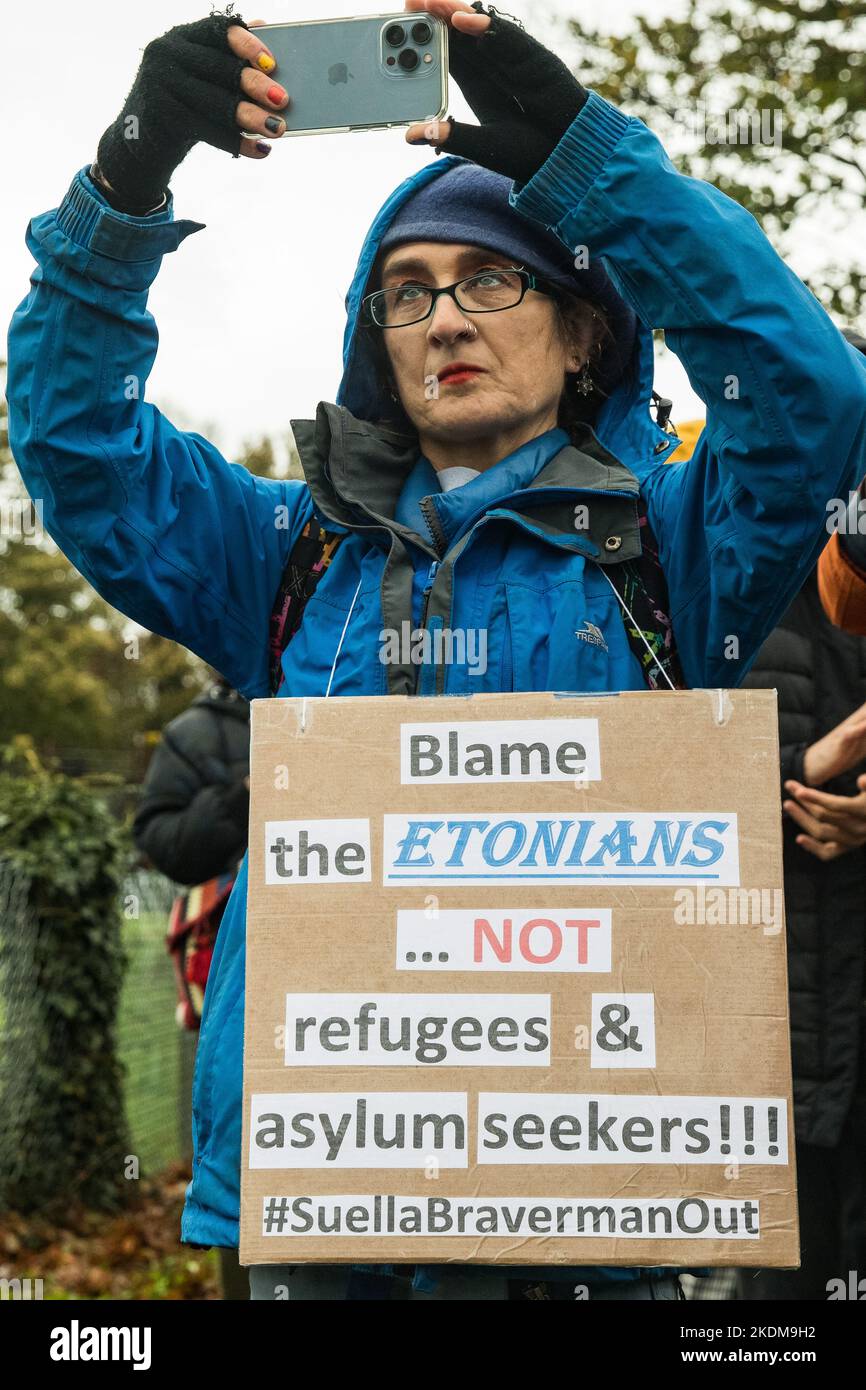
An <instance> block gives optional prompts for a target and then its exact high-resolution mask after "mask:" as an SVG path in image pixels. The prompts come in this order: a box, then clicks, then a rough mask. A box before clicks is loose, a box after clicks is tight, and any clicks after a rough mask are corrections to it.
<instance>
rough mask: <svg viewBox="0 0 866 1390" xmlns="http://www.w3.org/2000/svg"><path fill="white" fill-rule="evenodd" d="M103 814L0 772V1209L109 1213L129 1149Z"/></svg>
mask: <svg viewBox="0 0 866 1390" xmlns="http://www.w3.org/2000/svg"><path fill="white" fill-rule="evenodd" d="M126 867H127V860H126V850H125V846H124V841H123V839H122V836H121V833H120V831H119V830H118V828H117V824H116V821H115V818H114V817H113V816H112V814H111V813H110V812H109V810H108V809H107V808H106V806H105V805H104V803H103V802H102V801H101V800H100V799H99V798H98V797H96V796H95V795H94V793H93V792H92V791H90V790H88V789H87V788H86V787H84V786H83V785H81V784H80V783H78V782H75V781H73V780H72V779H70V778H67V777H62V776H54V775H47V774H44V773H43V774H37V775H36V776H31V777H27V778H25V777H16V776H13V775H12V774H10V773H0V869H2V874H3V876H4V878H5V880H6V882H8V881H9V880H10V878H11V877H12V875H14V876H16V880H17V881H20V879H21V878H23V879H24V882H25V885H26V890H27V891H26V894H25V895H24V899H23V901H20V902H19V903H18V904H17V905H16V904H13V905H12V907H11V909H10V908H9V906H8V903H7V910H6V911H4V912H2V913H0V1016H2V1018H3V1034H4V1045H3V1049H2V1053H0V1107H2V1113H3V1124H2V1125H0V1204H2V1205H3V1206H8V1207H11V1208H14V1209H16V1210H18V1211H30V1210H36V1209H39V1210H41V1211H44V1212H51V1211H62V1210H63V1209H64V1207H65V1206H66V1205H68V1203H70V1202H71V1201H74V1200H80V1201H82V1202H84V1203H85V1204H86V1205H88V1206H90V1207H94V1208H98V1209H111V1208H113V1207H117V1206H119V1205H120V1204H121V1203H122V1201H123V1198H124V1197H125V1195H126V1192H125V1188H126V1187H127V1184H126V1181H125V1178H124V1172H123V1164H124V1158H125V1156H126V1154H127V1153H128V1151H129V1145H128V1139H127V1130H126V1119H125V1115H124V1107H123V1090H122V1073H121V1068H120V1066H119V1064H118V1061H117V1056H116V1046H115V1029H116V1018H117V1007H118V999H119V994H120V987H121V983H122V976H123V966H124V954H123V950H122V947H121V941H120V910H119V893H120V883H121V879H122V875H123V873H124V871H125V869H126Z"/></svg>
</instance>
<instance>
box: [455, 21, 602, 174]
mask: <svg viewBox="0 0 866 1390" xmlns="http://www.w3.org/2000/svg"><path fill="white" fill-rule="evenodd" d="M472 8H473V10H476V11H477V12H478V14H490V16H491V21H490V25H489V27H488V28H487V29H486V30H485V31H484V33H483V34H464V33H461V32H460V30H458V29H454V28H452V29H450V30H449V32H448V68H449V71H450V73H451V76H452V77H453V78H454V79H455V81H456V82H457V85H458V86H459V88H460V90H461V92H462V93H463V95H464V96H465V98H466V100H467V101H468V102H469V105H470V106H471V107H472V110H473V111H474V112H475V115H476V116H477V117H478V119H479V121H480V122H481V125H480V126H475V125H467V124H465V123H464V122H462V121H453V120H452V119H451V117H450V116H449V118H448V119H449V121H451V133H450V135H449V136H448V139H447V141H446V142H445V143H444V144H443V145H436V146H435V149H436V152H437V154H438V153H440V151H444V153H445V154H458V155H462V156H463V157H464V158H465V159H471V160H473V161H474V162H475V163H476V164H481V165H483V166H484V168H486V169H492V170H494V172H496V173H499V174H504V175H505V176H506V177H507V178H510V179H515V180H516V181H517V182H518V183H521V184H523V183H528V182H529V180H530V179H531V178H532V176H533V174H536V173H537V172H538V170H539V169H540V168H541V166H542V164H544V163H545V161H546V160H547V159H549V158H550V155H551V154H552V153H553V150H554V149H555V148H556V146H557V145H558V144H559V141H560V140H561V139H562V137H563V135H564V134H565V132H566V131H567V130H568V127H569V126H570V125H571V123H572V121H573V120H574V118H575V116H577V115H578V114H579V112H580V111H581V110H582V109H583V107H584V105H585V104H586V102H587V100H588V98H589V92H588V91H587V90H586V88H585V87H582V86H581V84H580V83H579V82H578V81H577V79H576V78H575V77H574V76H573V75H572V73H571V72H570V71H569V69H568V68H567V67H566V66H565V63H563V62H562V61H561V59H559V58H557V57H556V56H555V54H553V53H551V52H550V50H549V49H548V48H545V47H544V45H543V44H541V43H539V42H538V40H537V39H534V38H532V36H531V35H530V34H527V32H526V30H525V29H524V28H523V27H522V25H521V24H520V23H519V22H517V23H511V22H510V21H509V20H507V19H504V18H503V17H502V15H500V14H499V12H498V11H497V10H496V9H494V7H493V6H492V5H491V6H490V8H489V10H488V9H485V7H484V5H482V4H481V3H480V0H475V3H474V4H473V6H472Z"/></svg>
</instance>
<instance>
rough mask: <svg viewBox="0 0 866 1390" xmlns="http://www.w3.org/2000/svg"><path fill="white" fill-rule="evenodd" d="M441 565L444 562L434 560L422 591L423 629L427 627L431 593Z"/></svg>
mask: <svg viewBox="0 0 866 1390" xmlns="http://www.w3.org/2000/svg"><path fill="white" fill-rule="evenodd" d="M441 563H442V562H441V561H440V560H434V561H433V563H432V565H431V566H430V568H429V570H428V571H427V583H426V584H425V585H424V589H423V591H422V594H423V598H424V605H423V607H422V609H421V626H422V627H426V626H427V609H428V608H429V607H430V593H431V591H432V589H433V584H434V581H435V579H436V571H437V570H438V569H439V566H440V564H441Z"/></svg>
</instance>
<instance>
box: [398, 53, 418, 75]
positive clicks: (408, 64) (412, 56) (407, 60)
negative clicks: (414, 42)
mask: <svg viewBox="0 0 866 1390" xmlns="http://www.w3.org/2000/svg"><path fill="white" fill-rule="evenodd" d="M397 62H398V63H399V64H400V66H401V68H405V69H406V71H407V72H411V71H412V69H413V68H417V66H418V54H417V53H416V52H415V50H414V48H404V49H403V51H402V53H401V54H400V56H399V58H398V59H397Z"/></svg>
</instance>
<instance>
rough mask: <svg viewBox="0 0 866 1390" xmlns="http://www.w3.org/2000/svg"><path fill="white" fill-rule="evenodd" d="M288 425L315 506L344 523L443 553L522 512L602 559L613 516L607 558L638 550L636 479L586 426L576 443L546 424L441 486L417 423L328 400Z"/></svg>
mask: <svg viewBox="0 0 866 1390" xmlns="http://www.w3.org/2000/svg"><path fill="white" fill-rule="evenodd" d="M291 425H292V430H293V432H294V436H295V442H296V444H297V447H298V452H299V454H300V458H301V464H302V466H303V470H304V476H305V477H306V480H307V484H308V486H309V488H310V492H311V494H312V497H313V502H314V503H315V506H316V508H317V510H318V512H319V513H320V514H321V516H322V517H323V518H324V519H325V520H326V521H328V522H330V523H331V524H333V523H336V524H337V525H338V527H345V528H346V530H350V531H354V530H357V531H371V530H372V531H375V532H378V533H380V536H381V533H383V532H384V533H386V534H388V533H390V534H391V535H397V536H399V537H400V538H401V539H402V540H403V541H409V542H411V543H412V544H415V545H419V546H420V547H421V549H422V550H425V551H427V552H428V553H430V554H434V555H437V556H439V557H440V558H441V556H442V554H444V553H445V551H446V550H447V549H449V548H450V547H451V546H452V545H454V544H455V543H456V541H457V540H459V539H460V537H461V536H463V535H465V533H466V532H467V531H468V530H469V529H470V528H471V526H472V525H474V524H475V522H476V521H478V520H480V519H481V518H482V517H484V516H490V515H492V514H493V515H497V516H500V517H508V516H511V517H513V518H514V519H517V520H521V521H522V522H523V523H524V524H526V525H528V526H529V527H530V529H533V530H535V531H537V532H538V533H539V534H541V535H544V536H546V537H547V538H548V539H551V540H553V541H555V542H556V543H558V544H565V545H568V546H570V547H571V548H574V549H584V550H588V551H589V553H590V554H592V553H593V552H599V551H600V552H601V555H602V558H604V556H605V540H606V539H607V535H608V532H609V531H610V528H611V525H612V524H613V522H615V524H616V530H617V534H618V536H619V542H620V543H619V545H618V547H617V550H616V552H615V553H613V554H608V555H607V558H608V559H610V560H625V559H629V558H633V557H634V556H635V555H637V554H639V553H640V537H639V534H638V524H637V509H636V505H635V502H636V498H637V495H638V492H639V483H638V480H637V478H636V476H635V475H634V473H632V472H631V470H630V469H628V468H626V467H625V465H624V464H622V463H620V462H619V460H618V459H616V458H614V456H613V455H612V454H611V453H610V452H609V451H608V450H607V449H606V448H605V447H604V445H603V444H601V443H600V441H599V440H598V438H597V437H596V435H595V434H594V432H593V430H592V429H591V428H590V427H589V426H585V427H584V432H583V434H582V437H580V439H579V441H577V442H575V443H569V441H568V436H567V435H566V433H565V431H564V430H561V429H558V428H555V429H551V430H548V431H547V432H546V433H545V434H542V435H539V436H538V437H537V438H536V439H533V440H530V441H529V442H528V443H527V444H524V445H522V446H521V447H520V448H519V449H517V450H516V451H515V452H514V453H513V454H510V455H509V456H508V457H507V458H505V459H501V460H500V461H499V463H497V464H494V465H493V467H492V468H489V469H487V470H486V471H485V472H484V473H482V474H481V475H480V476H479V477H478V478H473V479H472V481H471V482H469V483H465V484H464V485H463V487H460V488H454V489H453V490H452V491H451V492H444V493H443V492H440V491H439V490H438V482H437V480H436V478H435V472H434V470H433V468H432V466H431V464H430V463H429V461H428V460H427V459H426V458H424V456H423V455H422V454H421V453H420V451H419V446H418V439H417V435H416V434H415V433H414V431H413V432H412V433H411V434H407V433H402V432H399V431H396V430H393V429H390V428H386V427H383V426H382V425H379V424H373V423H371V422H370V421H367V420H359V419H357V418H356V417H355V416H353V415H352V414H351V412H350V411H349V410H348V409H347V408H346V407H345V406H339V405H334V404H332V403H331V402H328V401H321V402H320V403H319V406H318V408H317V411H316V418H315V420H292V421H291ZM592 494H595V495H596V496H595V500H593V498H592ZM581 498H582V499H583V501H584V502H585V503H587V504H589V503H591V505H589V506H588V512H589V518H588V524H587V526H586V527H584V528H581V527H578V526H576V524H575V506H576V504H577V503H578V501H580V499H581ZM422 504H423V506H422ZM425 513H426V514H427V515H428V516H429V517H430V520H431V522H432V527H433V530H432V533H431V528H430V525H426V526H423V525H422V515H423V514H425ZM587 542H588V544H587Z"/></svg>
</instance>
